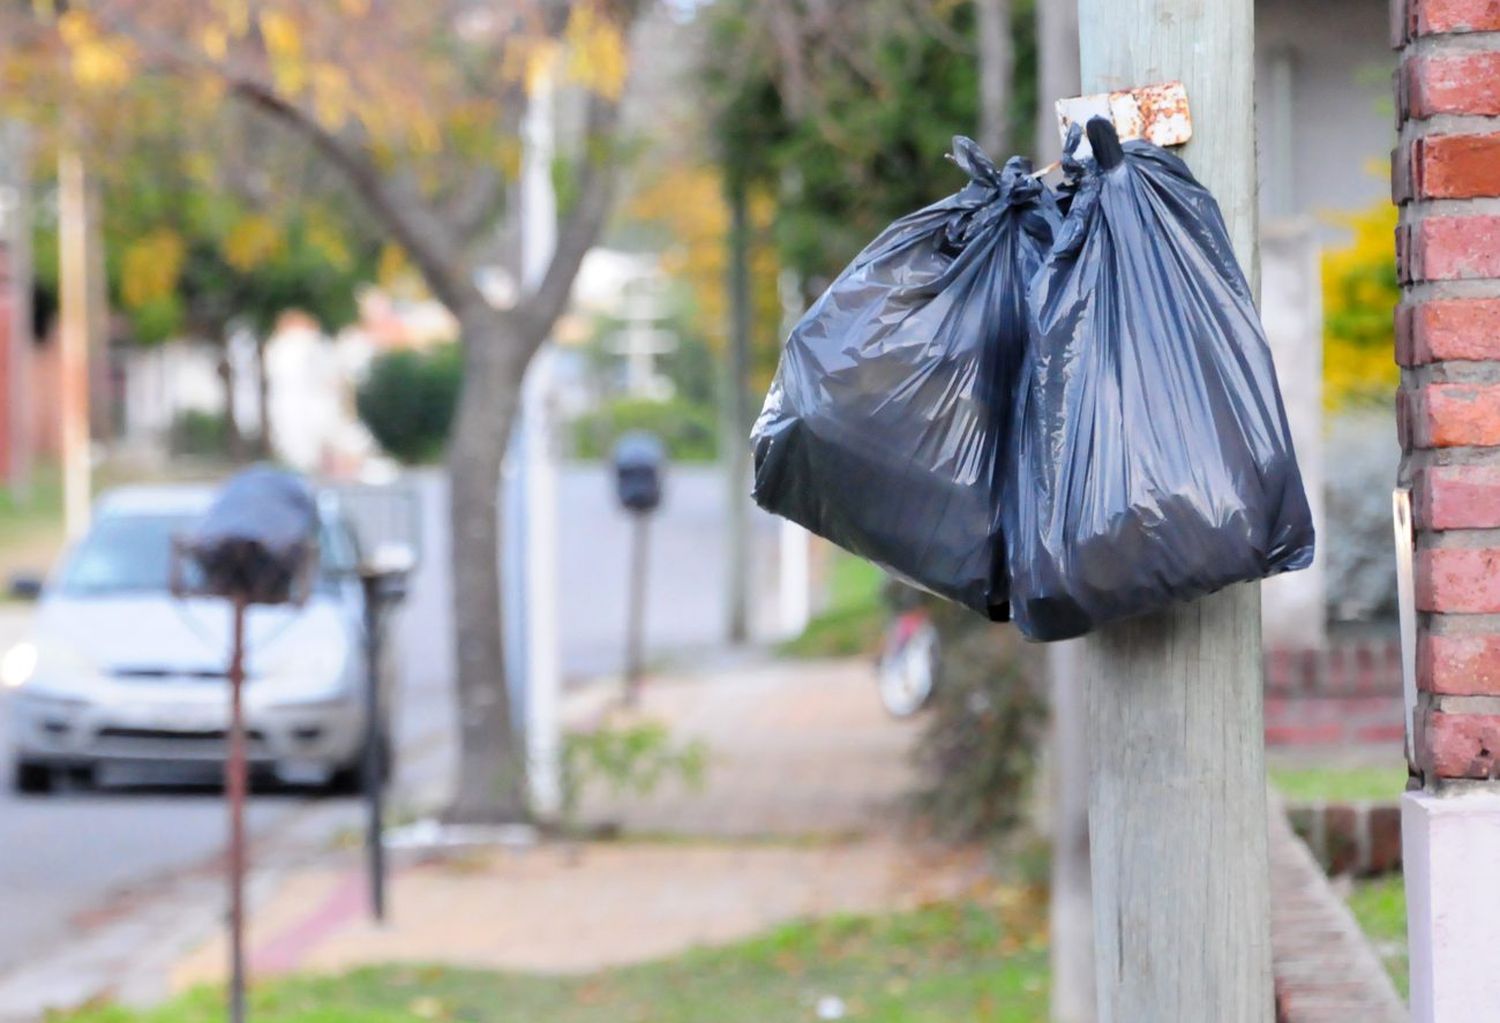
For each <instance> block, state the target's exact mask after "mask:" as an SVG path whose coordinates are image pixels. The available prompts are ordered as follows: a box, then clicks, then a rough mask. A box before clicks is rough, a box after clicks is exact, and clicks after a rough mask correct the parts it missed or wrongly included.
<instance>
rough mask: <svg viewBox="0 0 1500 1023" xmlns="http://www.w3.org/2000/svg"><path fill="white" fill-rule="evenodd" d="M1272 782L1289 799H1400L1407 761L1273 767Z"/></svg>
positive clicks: (1297, 800) (1332, 800)
mask: <svg viewBox="0 0 1500 1023" xmlns="http://www.w3.org/2000/svg"><path fill="white" fill-rule="evenodd" d="M1270 774H1271V782H1272V784H1274V785H1275V786H1276V789H1277V791H1278V792H1280V793H1281V794H1282V796H1283V797H1285V798H1286V800H1287V801H1288V802H1292V803H1301V802H1315V801H1328V802H1342V801H1352V800H1361V799H1372V800H1373V799H1389V800H1395V799H1399V798H1400V796H1401V792H1402V790H1404V789H1405V788H1406V765H1405V764H1403V763H1399V762H1398V763H1395V764H1391V765H1385V764H1380V765H1366V766H1335V765H1317V766H1306V767H1302V766H1299V767H1290V766H1283V767H1272V768H1271V770H1270Z"/></svg>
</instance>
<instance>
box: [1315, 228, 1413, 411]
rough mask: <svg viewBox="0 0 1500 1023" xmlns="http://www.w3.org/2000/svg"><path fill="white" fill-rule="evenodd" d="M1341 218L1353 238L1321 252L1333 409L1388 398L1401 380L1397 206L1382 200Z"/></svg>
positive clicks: (1326, 380)
mask: <svg viewBox="0 0 1500 1023" xmlns="http://www.w3.org/2000/svg"><path fill="white" fill-rule="evenodd" d="M1338 222H1339V223H1341V224H1344V225H1345V226H1347V227H1348V228H1349V229H1350V230H1351V231H1352V232H1353V238H1352V239H1351V241H1350V242H1349V244H1348V245H1344V246H1339V247H1337V248H1328V249H1325V250H1324V252H1323V397H1324V402H1325V404H1326V406H1327V407H1328V408H1329V409H1330V410H1336V409H1343V408H1348V407H1350V406H1355V405H1363V404H1372V403H1375V402H1381V403H1388V402H1390V400H1391V396H1392V394H1393V393H1394V392H1395V389H1396V385H1397V384H1398V383H1399V382H1400V372H1399V370H1398V368H1397V366H1396V356H1395V325H1394V315H1395V309H1396V303H1397V302H1398V301H1400V298H1401V286H1400V284H1399V283H1398V282H1397V279H1396V208H1395V207H1394V206H1392V205H1391V204H1389V203H1386V202H1381V203H1377V204H1376V205H1374V206H1372V207H1370V208H1369V209H1366V210H1364V211H1362V212H1359V213H1352V214H1344V215H1340V216H1339V217H1338Z"/></svg>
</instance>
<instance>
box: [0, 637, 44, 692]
mask: <svg viewBox="0 0 1500 1023" xmlns="http://www.w3.org/2000/svg"><path fill="white" fill-rule="evenodd" d="M36 662H37V649H36V644H35V643H17V644H16V645H15V646H13V647H11V648H10V649H9V650H7V651H5V656H4V657H0V686H4V687H5V688H6V689H20V688H21V687H22V686H24V685H25V684H26V683H27V682H30V681H31V676H32V675H34V674H36Z"/></svg>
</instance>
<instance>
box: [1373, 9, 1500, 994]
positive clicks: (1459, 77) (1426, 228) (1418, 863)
mask: <svg viewBox="0 0 1500 1023" xmlns="http://www.w3.org/2000/svg"><path fill="white" fill-rule="evenodd" d="M1393 8H1394V11H1393V28H1394V32H1395V44H1396V46H1397V47H1398V48H1399V51H1400V57H1399V63H1398V65H1397V70H1396V76H1395V92H1396V108H1397V121H1398V124H1399V125H1400V136H1399V140H1398V144H1397V148H1396V151H1395V154H1394V157H1393V161H1392V189H1393V192H1394V197H1395V201H1396V202H1397V203H1398V204H1400V206H1401V220H1400V226H1399V227H1398V228H1397V235H1396V258H1397V266H1398V271H1399V273H1400V279H1401V284H1402V301H1401V306H1400V308H1399V309H1398V310H1397V313H1396V357H1397V361H1398V362H1400V364H1401V366H1402V367H1403V370H1402V384H1401V390H1400V393H1399V394H1398V396H1397V406H1396V414H1397V427H1398V430H1399V432H1400V436H1401V446H1402V450H1403V452H1404V455H1403V459H1402V467H1401V478H1402V480H1403V481H1405V482H1407V483H1409V484H1410V486H1411V488H1412V497H1413V505H1414V525H1415V529H1416V534H1417V550H1416V557H1415V597H1416V608H1417V611H1418V619H1417V633H1418V636H1417V650H1416V658H1417V683H1418V702H1417V707H1416V712H1415V714H1414V728H1415V734H1414V736H1413V739H1414V757H1413V759H1414V761H1415V762H1414V763H1413V765H1412V766H1413V769H1414V774H1415V775H1416V776H1417V777H1418V779H1419V780H1420V783H1421V789H1420V791H1413V792H1410V793H1408V794H1407V795H1406V797H1405V801H1404V805H1403V844H1404V846H1405V860H1406V864H1407V899H1408V928H1409V937H1410V940H1411V953H1412V954H1411V971H1412V977H1411V980H1412V1018H1413V1019H1414V1020H1417V1021H1421V1023H1446V1021H1449V1020H1455V1021H1456V1020H1459V1019H1477V1018H1484V1017H1486V1016H1487V1015H1493V1014H1494V1013H1496V1012H1500V970H1497V969H1496V967H1495V959H1494V956H1495V952H1494V950H1495V949H1497V948H1500V2H1497V0H1394V3H1393ZM1481 864H1483V866H1481ZM1481 875H1484V876H1481ZM1492 878H1493V880H1492ZM1497 1018H1500V1017H1497Z"/></svg>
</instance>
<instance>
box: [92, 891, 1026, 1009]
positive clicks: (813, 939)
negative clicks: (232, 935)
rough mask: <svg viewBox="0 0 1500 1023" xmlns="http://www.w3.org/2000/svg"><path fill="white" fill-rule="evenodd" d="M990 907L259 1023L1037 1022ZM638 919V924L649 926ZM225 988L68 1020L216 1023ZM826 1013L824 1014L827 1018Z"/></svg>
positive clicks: (805, 930)
mask: <svg viewBox="0 0 1500 1023" xmlns="http://www.w3.org/2000/svg"><path fill="white" fill-rule="evenodd" d="M999 921H1000V917H999V915H998V914H997V912H996V911H995V910H994V909H992V908H990V907H981V906H979V905H974V904H969V905H943V906H936V907H931V908H927V909H923V910H919V911H916V912H912V913H902V914H895V915H891V916H883V917H859V918H855V917H844V918H836V919H831V920H825V921H821V922H814V923H802V924H794V925H790V926H786V927H782V928H780V929H778V930H775V931H773V932H771V933H769V934H767V935H766V936H764V937H761V938H756V939H752V940H750V941H745V942H741V943H739V944H735V945H730V946H726V947H723V948H718V949H706V950H700V951H694V952H689V953H687V954H685V955H683V956H680V957H677V958H674V959H668V960H665V961H663V962H660V963H653V964H648V965H645V966H636V967H630V968H626V969H618V970H609V971H606V972H603V973H599V974H594V975H591V976H587V977H581V978H567V977H543V976H533V975H525V974H502V973H488V972H481V971H468V970H450V969H440V968H414V967H384V968H373V969H364V970H359V971H356V972H353V973H350V974H346V975H344V976H341V977H334V978H328V979H308V978H296V979H290V980H280V981H275V982H272V983H267V984H262V985H259V986H257V987H256V988H255V990H254V992H253V993H252V997H251V1006H250V1017H251V1018H252V1019H254V1020H256V1021H257V1023H409V1021H427V1020H442V1021H455V1023H457V1021H465V1023H794V1021H799V1020H807V1021H814V1020H817V1019H819V1015H818V1003H819V1001H820V1000H823V999H834V998H837V999H839V1000H841V1002H842V1003H843V1008H844V1016H843V1018H845V1019H849V1020H859V1021H868V1023H897V1021H900V1023H961V1021H971V1020H972V1021H975V1023H979V1021H983V1023H1044V1021H1045V1020H1046V1019H1047V981H1046V961H1047V957H1046V951H1045V949H1043V948H1042V947H1040V943H1039V942H1038V941H1036V940H1034V939H1030V938H1027V939H1022V938H1019V937H1017V936H1015V935H1011V934H1008V933H1007V932H1006V931H1005V929H1004V928H1003V926H1002V925H1001V923H1000V922H999ZM649 925H650V924H649V921H644V920H643V921H642V926H649ZM222 998H223V995H222V992H220V991H210V990H200V991H195V992H193V993H192V994H189V995H187V996H185V997H183V998H181V999H179V1000H177V1001H174V1002H172V1003H170V1004H169V1005H166V1006H164V1007H162V1008H159V1009H155V1010H150V1011H146V1012H140V1013H132V1012H128V1011H125V1010H122V1009H114V1008H101V1009H93V1010H88V1011H85V1012H82V1013H80V1014H78V1015H74V1016H69V1017H65V1019H66V1021H67V1023H217V1021H219V1020H221V1019H222V1018H223V1003H222ZM827 1018H833V1017H827Z"/></svg>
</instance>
